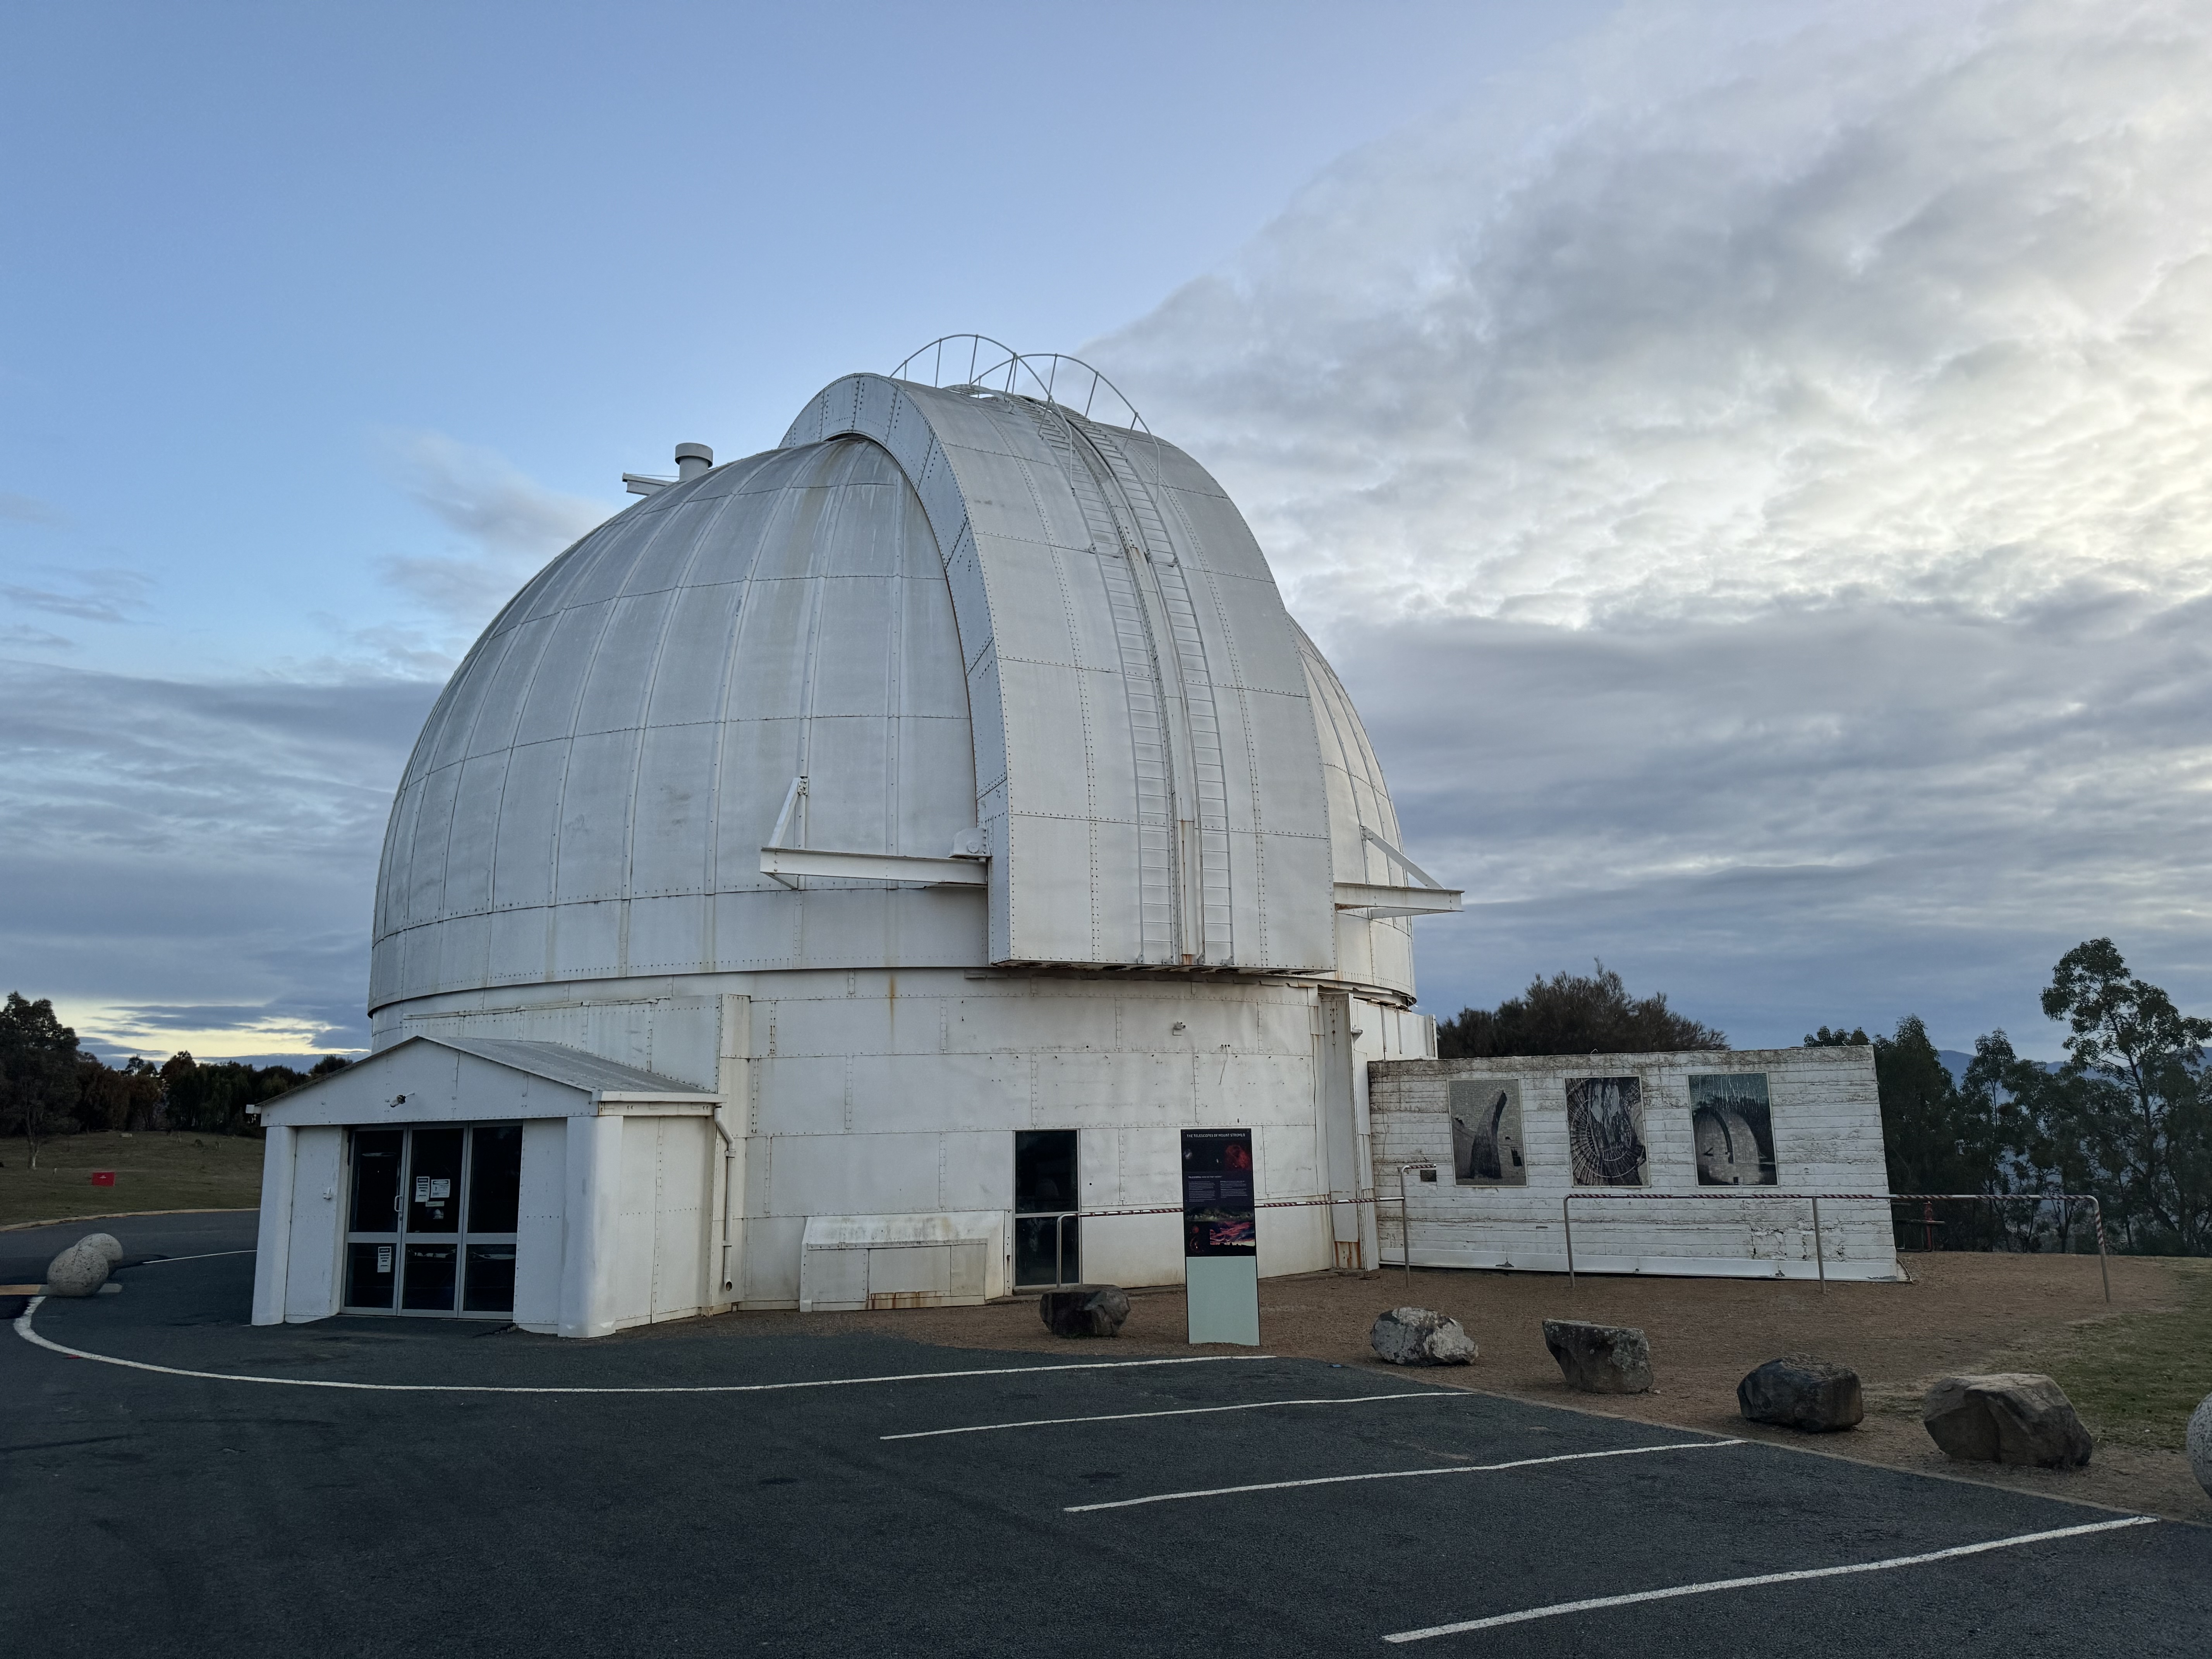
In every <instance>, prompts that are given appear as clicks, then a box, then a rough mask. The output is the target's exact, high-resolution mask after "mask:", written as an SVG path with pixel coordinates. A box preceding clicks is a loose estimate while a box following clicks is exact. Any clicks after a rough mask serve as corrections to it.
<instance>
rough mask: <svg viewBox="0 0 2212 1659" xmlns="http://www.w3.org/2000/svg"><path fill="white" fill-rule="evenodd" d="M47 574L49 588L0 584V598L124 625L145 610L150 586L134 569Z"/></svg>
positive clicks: (58, 613)
mask: <svg viewBox="0 0 2212 1659" xmlns="http://www.w3.org/2000/svg"><path fill="white" fill-rule="evenodd" d="M47 574H48V575H49V577H50V579H51V580H52V584H53V585H52V586H43V587H31V586H24V585H22V584H20V583H15V582H0V598H5V599H12V600H13V601H14V602H15V604H17V605H22V606H24V607H25V608H27V609H28V610H32V611H51V612H52V614H54V615H55V616H58V617H76V619H77V620H78V621H80V622H96V623H126V622H130V621H132V620H133V619H135V618H136V617H138V616H140V615H142V614H143V612H144V611H146V610H147V609H148V606H149V601H148V599H147V598H146V590H147V589H148V588H149V587H151V586H153V583H152V581H151V580H149V578H148V577H146V576H144V575H142V574H140V573H139V572H137V571H136V570H120V569H113V568H94V569H86V570H64V569H55V570H52V571H49V572H48V573H47Z"/></svg>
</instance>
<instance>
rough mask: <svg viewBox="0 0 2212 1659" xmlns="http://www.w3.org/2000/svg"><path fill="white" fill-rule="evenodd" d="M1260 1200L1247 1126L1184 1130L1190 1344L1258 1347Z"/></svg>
mask: <svg viewBox="0 0 2212 1659" xmlns="http://www.w3.org/2000/svg"><path fill="white" fill-rule="evenodd" d="M1257 1201H1258V1194H1257V1188H1256V1185H1255V1181H1254V1171H1253V1167H1252V1132H1251V1131H1250V1130H1249V1129H1185V1130H1184V1131H1183V1132H1182V1253H1183V1264H1182V1265H1183V1287H1184V1291H1185V1297H1184V1299H1185V1302H1186V1304H1188V1312H1189V1334H1190V1340H1192V1341H1193V1342H1235V1343H1239V1344H1241V1345H1243V1346H1246V1347H1257V1346H1259V1345H1260V1231H1259V1211H1258V1209H1257V1208H1256V1207H1255V1206H1256V1204H1257Z"/></svg>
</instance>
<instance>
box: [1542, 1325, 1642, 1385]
mask: <svg viewBox="0 0 2212 1659" xmlns="http://www.w3.org/2000/svg"><path fill="white" fill-rule="evenodd" d="M1544 1346H1546V1347H1547V1348H1549V1349H1550V1350H1551V1351H1552V1358H1554V1359H1556V1360H1558V1361H1559V1370H1560V1373H1561V1374H1562V1375H1563V1376H1565V1377H1566V1379H1567V1386H1568V1387H1569V1388H1571V1389H1581V1390H1582V1391H1583V1393H1584V1394H1648V1393H1650V1389H1651V1345H1650V1343H1649V1342H1646V1341H1645V1340H1644V1333H1643V1332H1641V1331H1639V1330H1638V1329H1637V1328H1635V1327H1634V1326H1632V1325H1592V1324H1589V1323H1587V1322H1584V1321H1583V1320H1579V1319H1547V1320H1546V1321H1545V1322H1544Z"/></svg>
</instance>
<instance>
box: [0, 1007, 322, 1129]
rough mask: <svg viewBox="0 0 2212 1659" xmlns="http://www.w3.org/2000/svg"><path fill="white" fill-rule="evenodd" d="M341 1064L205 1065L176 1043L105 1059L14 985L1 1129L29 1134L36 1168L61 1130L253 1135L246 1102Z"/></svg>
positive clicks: (2, 1017) (4, 1013)
mask: <svg viewBox="0 0 2212 1659" xmlns="http://www.w3.org/2000/svg"><path fill="white" fill-rule="evenodd" d="M347 1064H348V1062H347V1060H346V1059H345V1058H344V1056H343V1055H341V1054H329V1055H325V1057H324V1058H323V1059H321V1060H318V1061H316V1062H315V1064H314V1065H313V1066H312V1067H310V1068H309V1069H308V1070H307V1071H304V1072H302V1071H300V1070H298V1069H297V1068H295V1067H294V1066H249V1065H247V1064H246V1063H245V1062H244V1061H243V1060H218V1061H216V1062H214V1063H212V1064H210V1065H202V1064H200V1063H199V1062H198V1061H197V1060H194V1059H193V1058H192V1057H191V1054H190V1053H189V1052H185V1051H179V1053H176V1054H172V1055H170V1056H169V1058H168V1059H167V1060H164V1061H162V1062H161V1065H159V1066H156V1065H155V1064H154V1063H153V1061H151V1060H144V1059H142V1058H140V1057H139V1056H138V1055H136V1054H133V1055H132V1056H131V1058H130V1059H128V1060H125V1061H124V1062H123V1064H122V1065H120V1066H110V1065H107V1064H106V1062H105V1061H103V1060H101V1059H100V1056H99V1055H97V1054H88V1053H87V1052H86V1051H85V1050H84V1049H83V1048H81V1047H80V1046H79V1044H78V1042H77V1036H76V1031H75V1030H71V1029H70V1027H69V1026H67V1025H64V1024H62V1022H61V1020H60V1018H58V1016H57V1015H56V1014H55V1012H54V1005H53V1003H52V1000H50V999H47V998H45V997H41V998H40V999H39V1000H37V1001H36V1002H33V1001H31V1000H28V999H27V998H26V997H24V996H23V995H22V994H21V993H20V992H16V991H10V992H9V994H8V1000H7V1001H6V1002H5V1003H4V1004H0V1134H11V1135H14V1134H20V1135H22V1136H24V1137H25V1138H26V1139H28V1140H29V1142H30V1152H31V1162H32V1164H33V1166H35V1165H36V1164H37V1163H38V1156H39V1147H40V1144H41V1143H42V1142H44V1141H45V1140H46V1139H48V1138H49V1137H51V1136H54V1135H60V1134H78V1133H88V1132H94V1131H99V1130H109V1129H127V1130H131V1131H132V1132H134V1133H136V1132H138V1131H141V1130H170V1131H174V1130H179V1129H183V1130H188V1131H191V1132H192V1133H202V1134H210V1133H211V1134H219V1135H238V1134H258V1133H260V1127H259V1125H258V1123H257V1122H256V1121H254V1120H253V1119H252V1118H251V1117H249V1116H248V1115H246V1108H247V1107H249V1106H258V1105H259V1104H260V1103H262V1102H263V1101H264V1100H273V1099H275V1098H276V1097H277V1096H278V1095H281V1094H283V1092H284V1091H286V1090H288V1089H296V1088H297V1087H299V1085H301V1084H302V1083H305V1082H307V1080H308V1079H310V1078H316V1077H325V1076H327V1075H329V1074H330V1073H332V1072H336V1071H340V1070H343V1068H344V1067H345V1066H346V1065H347Z"/></svg>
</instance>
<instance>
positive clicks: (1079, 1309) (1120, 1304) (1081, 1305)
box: [1037, 1285, 1129, 1336]
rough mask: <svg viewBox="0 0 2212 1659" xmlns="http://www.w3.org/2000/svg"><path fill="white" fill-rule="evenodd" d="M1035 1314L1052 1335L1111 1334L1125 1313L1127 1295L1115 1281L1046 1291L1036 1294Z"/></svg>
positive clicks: (1126, 1314) (1118, 1329) (1124, 1316)
mask: <svg viewBox="0 0 2212 1659" xmlns="http://www.w3.org/2000/svg"><path fill="white" fill-rule="evenodd" d="M1037 1316H1038V1317H1039V1318H1041V1319H1042V1320H1043V1321H1044V1322H1045V1323H1046V1325H1047V1326H1048V1327H1049V1328H1051V1331H1052V1334H1054V1336H1114V1335H1116V1334H1119V1333H1120V1331H1121V1322H1122V1321H1123V1320H1125V1319H1127V1317H1128V1316H1129V1295H1128V1292H1127V1291H1124V1290H1123V1289H1122V1288H1121V1286H1120V1285H1076V1286H1075V1287H1074V1288H1073V1289H1072V1290H1066V1291H1046V1292H1045V1293H1044V1294H1043V1295H1042V1296H1041V1297H1038V1298H1037Z"/></svg>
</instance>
